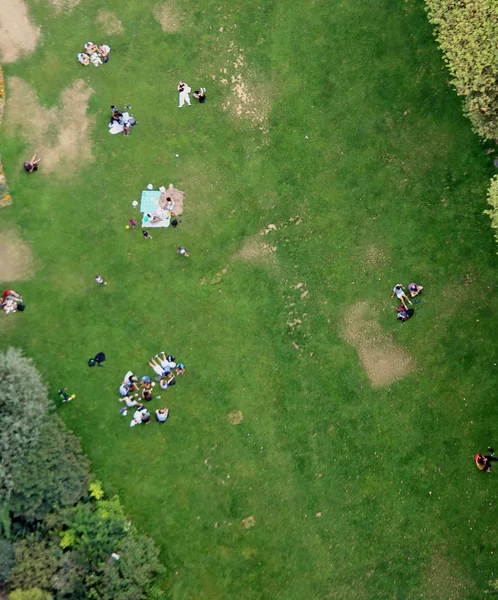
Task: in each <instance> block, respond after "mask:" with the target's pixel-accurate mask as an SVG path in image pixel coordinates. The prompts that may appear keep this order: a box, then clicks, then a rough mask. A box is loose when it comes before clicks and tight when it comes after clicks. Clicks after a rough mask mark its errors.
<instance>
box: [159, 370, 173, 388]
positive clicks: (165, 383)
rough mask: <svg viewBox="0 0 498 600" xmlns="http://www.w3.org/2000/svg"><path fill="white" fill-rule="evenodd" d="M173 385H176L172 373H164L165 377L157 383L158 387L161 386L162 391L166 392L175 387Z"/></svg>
mask: <svg viewBox="0 0 498 600" xmlns="http://www.w3.org/2000/svg"><path fill="white" fill-rule="evenodd" d="M175 384H176V381H175V378H174V376H173V373H166V375H165V376H164V377H162V378H161V381H160V382H159V385H160V386H161V389H162V390H167V389H168V388H169V387H170V386H172V385H175Z"/></svg>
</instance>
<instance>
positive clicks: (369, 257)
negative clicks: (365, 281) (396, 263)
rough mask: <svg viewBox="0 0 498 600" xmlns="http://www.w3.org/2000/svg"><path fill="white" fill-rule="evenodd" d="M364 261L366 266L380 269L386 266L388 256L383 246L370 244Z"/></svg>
mask: <svg viewBox="0 0 498 600" xmlns="http://www.w3.org/2000/svg"><path fill="white" fill-rule="evenodd" d="M364 263H365V266H367V267H369V268H370V269H372V270H375V269H380V268H382V267H385V266H386V264H387V257H386V255H385V253H384V251H383V250H382V249H381V248H378V247H377V246H369V247H368V248H367V251H366V253H365V259H364Z"/></svg>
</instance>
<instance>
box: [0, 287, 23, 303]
mask: <svg viewBox="0 0 498 600" xmlns="http://www.w3.org/2000/svg"><path fill="white" fill-rule="evenodd" d="M2 298H3V299H4V300H5V299H7V298H10V299H11V300H16V301H17V302H22V298H21V296H19V294H18V293H17V292H14V290H4V291H3V293H2Z"/></svg>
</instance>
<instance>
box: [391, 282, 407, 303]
mask: <svg viewBox="0 0 498 600" xmlns="http://www.w3.org/2000/svg"><path fill="white" fill-rule="evenodd" d="M394 295H396V298H397V299H398V300H400V301H401V304H402V305H403V306H404V307H405V308H406V302H405V300H408V303H409V304H411V300H410V298H408V296H407V295H406V294H405V291H404V289H403V285H402V284H401V283H397V284H396V285H395V286H394V288H393V293H392V294H391V298H394Z"/></svg>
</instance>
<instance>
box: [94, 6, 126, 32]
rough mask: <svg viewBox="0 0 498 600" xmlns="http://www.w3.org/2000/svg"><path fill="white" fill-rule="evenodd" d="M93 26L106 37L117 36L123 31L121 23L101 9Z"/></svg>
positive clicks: (111, 13) (113, 14) (109, 12)
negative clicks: (100, 30)
mask: <svg viewBox="0 0 498 600" xmlns="http://www.w3.org/2000/svg"><path fill="white" fill-rule="evenodd" d="M95 24H96V25H97V26H98V27H99V28H100V29H102V31H103V32H104V33H105V34H106V35H118V34H119V33H123V31H124V27H123V23H122V22H121V21H120V20H119V19H118V17H117V15H116V14H115V13H113V12H111V11H109V10H105V9H103V8H102V9H100V10H99V12H98V13H97V17H96V19H95Z"/></svg>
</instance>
